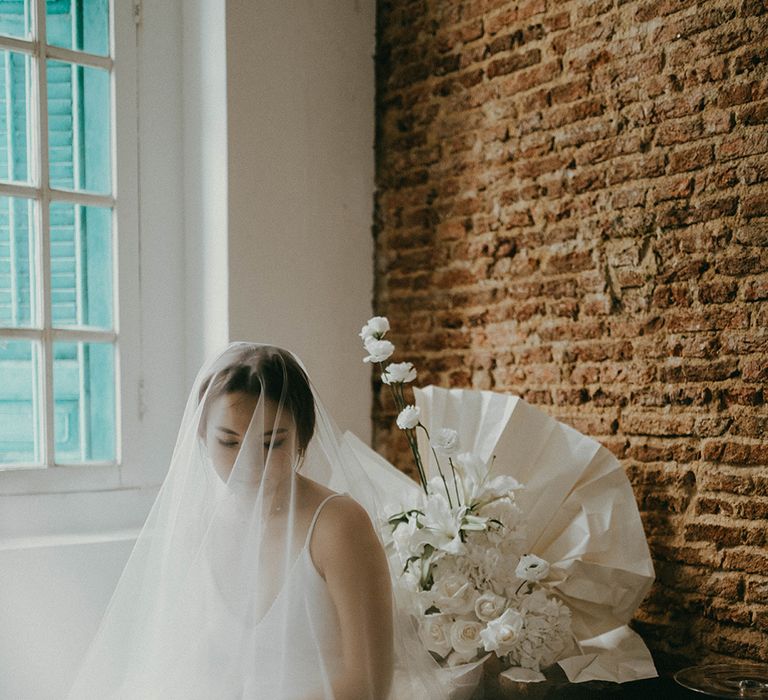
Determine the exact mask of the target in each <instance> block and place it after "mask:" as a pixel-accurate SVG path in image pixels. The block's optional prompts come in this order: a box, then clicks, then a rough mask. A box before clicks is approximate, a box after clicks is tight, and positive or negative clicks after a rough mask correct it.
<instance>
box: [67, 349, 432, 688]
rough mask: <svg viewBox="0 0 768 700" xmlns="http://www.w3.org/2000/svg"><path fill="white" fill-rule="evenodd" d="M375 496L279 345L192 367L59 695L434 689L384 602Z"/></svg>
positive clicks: (415, 647) (415, 645) (390, 603)
mask: <svg viewBox="0 0 768 700" xmlns="http://www.w3.org/2000/svg"><path fill="white" fill-rule="evenodd" d="M380 497H382V496H381V495H380V494H379V493H377V492H376V489H375V487H374V485H373V483H372V482H371V481H370V479H369V477H368V475H367V474H366V472H365V470H364V469H363V467H362V466H361V464H360V462H359V461H358V460H357V458H356V457H355V454H354V452H353V451H352V450H351V449H350V448H349V447H348V446H347V444H346V443H345V441H343V440H342V439H341V435H340V433H339V430H338V428H337V427H336V425H335V423H334V421H333V419H332V418H331V416H330V415H329V414H328V411H327V410H326V409H325V407H324V406H323V404H322V402H321V400H320V399H319V397H318V396H317V393H316V391H315V389H314V387H313V386H312V384H311V382H310V380H309V379H308V378H307V376H306V372H305V371H304V368H303V365H302V364H301V361H300V360H298V358H297V357H296V356H295V355H293V354H292V353H290V352H288V351H286V350H283V349H280V348H276V347H274V346H269V345H259V344H252V343H232V344H230V345H229V346H228V347H227V348H226V349H225V350H224V351H223V352H221V353H220V354H219V355H218V356H216V357H215V358H214V359H213V360H212V361H210V362H209V363H207V364H206V365H205V366H204V367H202V368H201V370H200V372H199V373H198V375H197V377H196V379H195V381H194V384H193V387H192V390H191V392H190V395H189V398H188V400H187V404H186V408H185V411H184V416H183V419H182V421H181V426H180V429H179V434H178V438H177V440H176V445H175V448H174V451H173V456H172V458H171V461H170V465H169V468H168V472H167V475H166V478H165V480H164V482H163V484H162V486H161V487H160V491H159V493H158V496H157V498H156V500H155V503H154V505H153V506H152V509H151V510H150V513H149V515H148V517H147V520H146V522H145V524H144V527H143V528H142V530H141V532H140V534H139V537H138V539H137V541H136V543H135V546H134V548H133V551H132V553H131V555H130V557H129V559H128V562H127V563H126V565H125V568H124V570H123V573H122V575H121V577H120V579H119V581H118V584H117V587H116V589H115V591H114V593H113V595H112V598H111V600H110V603H109V605H108V607H107V610H106V612H105V614H104V617H103V619H102V621H101V625H100V626H99V629H98V631H97V633H96V635H95V637H94V639H93V641H92V643H91V645H90V648H89V649H88V652H87V654H86V657H85V659H84V661H83V663H82V665H81V667H80V669H79V672H78V674H77V677H76V679H75V682H74V685H73V686H72V687H71V689H70V691H69V694H68V696H67V697H68V698H69V700H110V699H118V698H119V699H120V700H153V699H157V700H160V699H161V698H162V700H182V699H183V700H212V699H214V698H215V699H216V700H240V699H242V700H256V699H265V700H266V699H270V700H271V699H273V698H274V699H285V700H288V699H290V700H352V698H354V699H355V700H364V699H366V698H370V699H371V700H373V699H375V700H383V699H384V698H392V699H395V700H400V699H401V698H403V699H405V698H419V699H422V698H423V699H424V700H428V699H429V698H443V697H446V694H447V689H446V688H445V687H444V686H443V685H442V684H441V681H440V676H439V674H438V672H437V665H436V663H435V662H434V661H433V659H432V658H431V657H430V656H429V654H428V653H427V652H426V651H425V650H424V648H423V645H422V644H421V643H420V641H419V640H418V637H417V635H416V631H415V628H414V627H413V625H412V623H411V622H410V621H409V620H408V619H407V618H406V617H405V616H404V615H403V614H401V613H400V612H399V610H398V606H397V605H396V603H395V601H394V593H393V586H392V581H393V580H394V577H395V576H396V575H397V573H398V572H395V571H391V570H390V569H389V565H388V563H387V559H386V556H385V554H384V550H383V545H382V543H381V540H380V535H379V533H378V531H377V529H376V528H375V527H373V525H372V522H375V521H376V518H377V516H378V514H379V512H380V509H381V507H382V506H383V504H381V503H379V498H380Z"/></svg>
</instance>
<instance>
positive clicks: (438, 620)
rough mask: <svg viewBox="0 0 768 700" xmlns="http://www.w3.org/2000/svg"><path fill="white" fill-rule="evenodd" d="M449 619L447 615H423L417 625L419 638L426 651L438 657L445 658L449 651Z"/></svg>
mask: <svg viewBox="0 0 768 700" xmlns="http://www.w3.org/2000/svg"><path fill="white" fill-rule="evenodd" d="M450 624H451V618H449V617H448V616H447V615H425V616H424V617H423V618H422V620H421V623H420V624H419V636H420V637H421V641H422V642H423V643H424V646H425V647H426V648H427V651H434V652H436V653H437V654H440V656H446V655H447V654H448V652H449V651H450V650H451V639H450V636H449V634H450V633H449V629H450V628H449V625H450Z"/></svg>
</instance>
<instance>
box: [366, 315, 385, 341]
mask: <svg viewBox="0 0 768 700" xmlns="http://www.w3.org/2000/svg"><path fill="white" fill-rule="evenodd" d="M388 330H389V321H388V320H387V317H386V316H374V317H373V318H369V319H368V323H366V324H365V325H364V326H363V329H362V330H361V331H360V337H361V338H362V339H363V342H365V341H366V340H368V338H375V339H376V340H381V339H382V338H383V337H384V335H385V333H386V332H387V331H388Z"/></svg>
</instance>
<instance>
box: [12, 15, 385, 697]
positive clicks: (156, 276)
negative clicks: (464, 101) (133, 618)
mask: <svg viewBox="0 0 768 700" xmlns="http://www.w3.org/2000/svg"><path fill="white" fill-rule="evenodd" d="M115 4H116V5H119V6H120V7H121V8H123V9H125V8H126V7H128V8H129V10H130V4H128V3H122V2H120V3H115ZM225 8H226V12H225ZM373 50H374V2H373V0H343V1H338V2H331V1H330V0H322V1H320V2H312V3H307V2H302V3H298V2H293V1H290V0H286V2H280V1H279V0H272V1H271V2H261V1H260V2H245V1H244V0H241V1H239V2H228V3H226V4H225V3H222V2H221V0H143V2H142V25H141V27H140V30H139V32H138V41H137V55H136V61H137V71H136V83H137V95H138V99H137V103H136V105H135V107H136V114H135V121H136V125H137V128H138V132H139V147H138V151H137V153H136V154H134V155H135V157H136V158H137V171H138V179H137V181H136V182H135V183H134V185H135V188H136V192H137V199H138V206H137V211H136V212H134V214H135V219H136V226H137V227H138V232H139V234H140V235H139V238H138V239H137V241H136V246H135V248H136V252H135V254H136V255H139V256H140V261H141V273H140V278H139V279H138V281H137V287H138V288H139V289H140V297H139V301H138V302H137V303H136V304H135V305H134V306H131V307H130V308H127V309H126V313H127V314H128V316H130V317H131V318H132V319H134V320H135V322H136V323H137V324H138V327H139V328H140V333H137V334H136V335H135V336H134V337H132V338H130V342H129V339H126V343H125V347H126V348H128V349H129V353H130V357H127V358H125V361H126V363H127V365H130V366H131V367H138V368H140V373H139V374H137V375H136V377H132V378H131V382H130V383H129V384H128V385H126V386H124V387H123V392H124V397H123V401H124V406H125V411H127V412H128V414H129V416H130V419H131V420H132V421H134V422H136V423H137V424H140V426H141V430H142V435H144V436H145V438H143V439H142V440H137V441H132V444H130V445H126V454H127V455H128V456H129V457H130V464H128V465H125V467H124V468H122V469H121V470H119V471H118V472H104V473H103V474H102V475H101V476H99V475H94V474H93V473H86V472H87V471H88V470H78V469H73V470H72V471H71V472H68V473H67V472H64V471H60V470H58V471H57V473H56V474H55V475H53V474H50V475H45V474H34V475H28V476H25V475H24V474H13V475H9V474H0V630H2V632H1V633H0V700H58V699H59V698H60V697H62V695H63V692H64V689H65V688H66V687H67V686H68V684H69V683H70V680H71V677H72V674H73V673H74V670H75V667H76V665H77V664H78V662H79V660H80V659H81V657H82V654H83V653H84V651H85V648H86V645H87V643H88V641H89V640H90V639H91V637H92V635H93V633H94V632H95V629H96V626H97V624H98V622H99V619H100V618H101V615H102V613H103V611H104V609H105V606H106V604H107V602H108V600H109V597H110V595H111V592H112V590H113V588H114V586H115V583H116V582H117V579H118V577H119V575H120V572H121V571H122V567H123V565H124V563H125V561H126V559H127V557H128V554H129V553H130V550H131V547H132V545H133V541H134V539H135V536H136V534H137V531H138V528H139V527H140V525H141V523H142V522H143V519H144V517H145V516H146V513H147V512H148V510H149V507H150V506H151V503H152V501H153V499H154V495H155V493H156V488H157V485H158V484H159V482H160V481H161V479H162V477H163V470H164V468H165V467H166V466H167V463H168V460H169V458H170V453H171V450H172V448H173V441H174V439H175V436H176V428H177V426H178V421H179V420H180V417H181V413H182V410H183V404H184V400H185V398H186V394H187V391H188V389H189V385H190V382H191V381H192V377H193V376H194V374H195V372H196V370H197V368H198V366H199V365H200V363H201V362H202V360H203V358H205V357H207V356H208V355H210V353H211V352H212V351H213V350H215V349H216V348H218V347H220V346H221V344H222V343H224V342H226V341H227V340H229V339H230V338H231V339H250V340H256V341H263V342H274V343H278V344H281V345H285V346H287V347H289V348H291V349H292V350H295V351H296V352H297V353H298V354H299V355H300V356H301V357H302V359H303V360H304V361H305V363H306V365H307V366H308V369H309V371H310V375H311V376H312V379H313V380H314V382H315V384H316V386H317V387H318V389H319V391H320V393H321V395H322V396H323V398H324V399H325V402H326V403H327V404H328V406H329V408H330V409H331V411H332V414H333V415H334V416H335V417H336V418H337V421H338V423H339V424H340V425H341V426H342V427H343V428H352V429H354V430H355V432H357V434H358V435H360V436H361V437H362V438H363V439H368V438H369V435H370V425H369V423H370V421H369V415H370V401H371V395H370V374H369V371H368V368H367V366H365V365H363V363H362V362H361V358H362V356H363V354H364V353H363V352H362V349H361V348H360V347H359V343H358V338H357V335H356V333H357V332H358V330H359V328H360V326H361V325H362V323H363V322H364V321H365V320H366V319H367V318H368V316H369V315H370V312H371V290H372V274H373V273H372V241H371V235H370V226H371V207H372V193H373V125H374V117H373V108H374V97H373V95H374V92H373V91H374V83H373V61H372V56H373ZM118 60H119V57H118ZM124 301H126V300H124ZM142 375H143V389H142V388H141V386H140V384H141V378H142ZM81 472H82V473H81ZM68 474H70V475H72V477H71V478H70V477H69V476H68ZM3 477H8V478H5V479H3ZM46 477H51V478H50V479H46ZM81 477H82V478H81ZM11 494H13V495H11Z"/></svg>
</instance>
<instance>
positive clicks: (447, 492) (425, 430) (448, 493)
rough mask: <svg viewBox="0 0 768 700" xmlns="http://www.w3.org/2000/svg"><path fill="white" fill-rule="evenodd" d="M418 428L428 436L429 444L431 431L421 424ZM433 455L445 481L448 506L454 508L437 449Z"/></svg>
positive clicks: (433, 451)
mask: <svg viewBox="0 0 768 700" xmlns="http://www.w3.org/2000/svg"><path fill="white" fill-rule="evenodd" d="M416 427H417V428H421V429H422V430H423V431H424V432H425V433H426V435H427V442H429V431H428V430H427V429H426V427H425V426H424V425H423V424H422V423H419V424H418V425H417V426H416ZM432 454H433V455H434V456H435V464H436V465H437V471H438V473H439V474H440V478H441V479H442V480H443V486H444V487H445V495H446V496H447V497H448V505H449V506H450V507H451V508H453V501H452V500H451V492H450V491H449V490H448V482H447V481H446V480H445V476H444V474H443V470H442V469H441V468H440V460H439V459H438V458H437V453H436V452H435V449H434V448H432Z"/></svg>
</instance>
